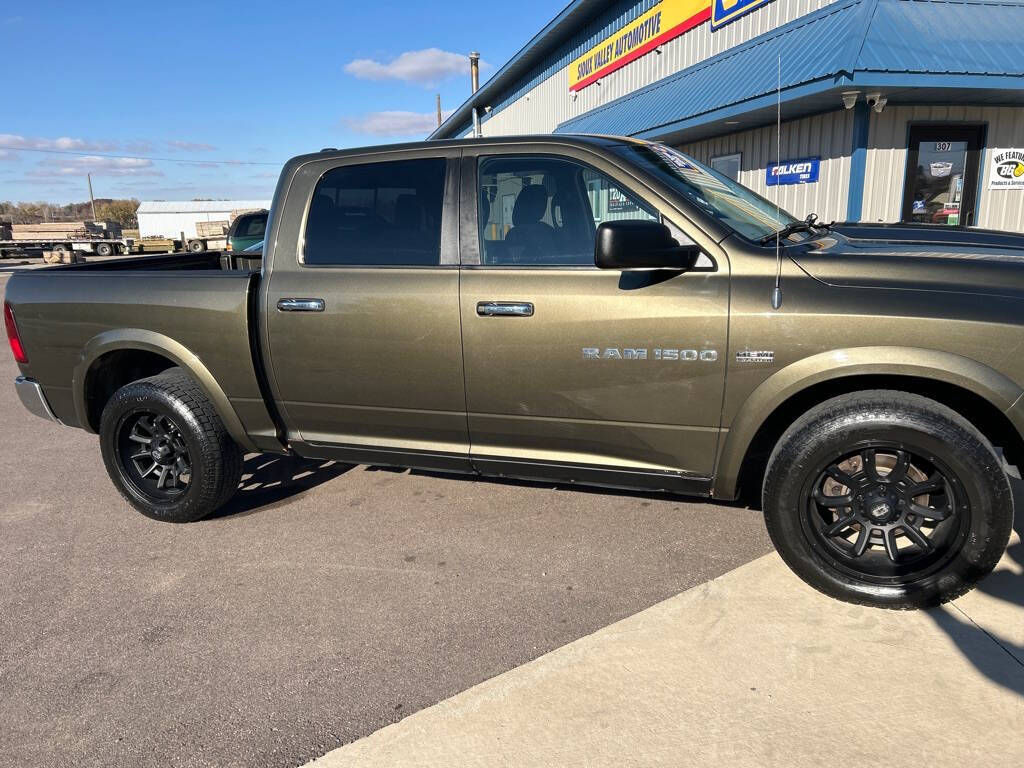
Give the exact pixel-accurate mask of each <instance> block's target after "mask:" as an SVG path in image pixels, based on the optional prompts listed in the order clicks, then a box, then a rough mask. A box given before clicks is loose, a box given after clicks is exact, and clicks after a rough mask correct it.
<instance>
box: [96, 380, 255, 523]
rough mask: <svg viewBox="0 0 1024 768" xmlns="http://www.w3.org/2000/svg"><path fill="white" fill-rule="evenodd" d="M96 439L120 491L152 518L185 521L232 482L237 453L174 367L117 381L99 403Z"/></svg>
mask: <svg viewBox="0 0 1024 768" xmlns="http://www.w3.org/2000/svg"><path fill="white" fill-rule="evenodd" d="M100 446H101V449H102V452H103V461H104V464H106V467H107V472H108V474H109V475H110V478H111V479H112V480H113V481H114V485H115V486H116V487H117V489H118V490H119V491H120V492H121V494H122V495H123V496H124V497H125V498H126V499H127V500H128V501H129V502H130V503H131V504H132V506H134V507H135V508H136V509H138V510H139V511H140V512H142V513H143V514H144V515H146V516H148V517H152V518H154V519H157V520H165V521H168V522H174V523H185V522H192V521H194V520H200V519H202V518H203V517H206V516H207V515H209V514H211V513H212V512H214V511H215V510H216V509H217V508H218V507H220V506H222V505H223V504H224V503H225V502H227V501H228V499H230V498H231V496H233V495H234V493H235V491H236V490H237V488H238V481H239V479H240V477H241V474H242V453H241V450H240V449H239V447H238V445H237V444H236V443H235V442H234V440H232V438H231V436H230V435H228V433H227V431H226V430H225V428H224V425H223V423H222V422H221V420H220V417H219V416H218V415H217V413H216V411H215V410H214V408H213V406H212V405H211V403H210V401H209V400H208V399H207V397H206V395H205V394H204V393H203V391H202V390H201V389H200V388H199V387H198V386H197V385H196V384H195V382H194V381H192V379H191V378H189V376H188V375H187V374H185V372H184V371H182V370H181V369H180V368H172V369H170V370H168V371H165V372H164V373H161V374H159V375H157V376H152V377H150V378H148V379H141V380H139V381H134V382H132V383H130V384H126V385H125V386H123V387H121V389H119V390H118V391H117V392H115V393H114V395H113V397H111V399H110V402H108V403H107V405H106V407H105V408H104V410H103V416H102V419H101V424H100Z"/></svg>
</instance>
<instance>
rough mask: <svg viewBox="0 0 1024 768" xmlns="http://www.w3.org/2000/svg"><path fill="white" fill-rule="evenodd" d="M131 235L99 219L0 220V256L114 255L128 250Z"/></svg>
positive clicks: (131, 248)
mask: <svg viewBox="0 0 1024 768" xmlns="http://www.w3.org/2000/svg"><path fill="white" fill-rule="evenodd" d="M134 247H135V240H134V238H130V237H122V236H121V227H120V225H118V224H116V223H114V222H103V221H66V222H44V223H37V224H9V223H0V259H5V258H7V257H9V256H41V255H42V254H43V253H44V252H46V251H52V252H56V253H77V254H79V255H84V254H90V253H91V254H93V255H95V256H116V255H118V254H125V253H131V252H132V250H133V248H134Z"/></svg>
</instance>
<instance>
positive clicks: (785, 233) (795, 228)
mask: <svg viewBox="0 0 1024 768" xmlns="http://www.w3.org/2000/svg"><path fill="white" fill-rule="evenodd" d="M834 223H835V222H833V224H834ZM819 230H823V231H825V232H830V231H831V230H832V224H819V223H818V216H817V215H816V214H813V213H812V214H809V215H808V216H807V218H806V219H804V220H803V221H794V222H793V223H792V224H787V225H786V226H784V227H783V228H782V229H780V230H779V231H777V232H772V233H771V234H770V235H765V236H764V237H762V238H761V245H767V244H768V243H770V242H771V241H772V240H775V239H776V238H778V239H779V240H785V239H786V238H787V237H789V236H790V235H792V234H794V233H795V232H812V233H813V232H818V231H819Z"/></svg>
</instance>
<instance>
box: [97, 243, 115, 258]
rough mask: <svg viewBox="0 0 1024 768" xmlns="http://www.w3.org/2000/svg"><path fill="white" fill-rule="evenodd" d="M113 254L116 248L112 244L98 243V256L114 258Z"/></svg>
mask: <svg viewBox="0 0 1024 768" xmlns="http://www.w3.org/2000/svg"><path fill="white" fill-rule="evenodd" d="M113 254H114V246H113V245H111V244H110V243H96V255H97V256H112V255H113Z"/></svg>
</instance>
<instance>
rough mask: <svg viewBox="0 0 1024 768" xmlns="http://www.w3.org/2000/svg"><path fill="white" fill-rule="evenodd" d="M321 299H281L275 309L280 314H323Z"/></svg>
mask: <svg viewBox="0 0 1024 768" xmlns="http://www.w3.org/2000/svg"><path fill="white" fill-rule="evenodd" d="M325 306H326V305H325V304H324V300H323V299H281V300H280V301H278V302H277V308H278V309H279V310H280V311H281V312H323V311H324V307H325Z"/></svg>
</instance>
